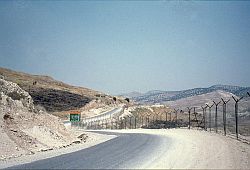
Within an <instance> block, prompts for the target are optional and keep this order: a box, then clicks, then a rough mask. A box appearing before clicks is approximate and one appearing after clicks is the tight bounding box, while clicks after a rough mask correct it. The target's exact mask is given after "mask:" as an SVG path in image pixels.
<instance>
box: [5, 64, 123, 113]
mask: <svg viewBox="0 0 250 170" xmlns="http://www.w3.org/2000/svg"><path fill="white" fill-rule="evenodd" d="M0 75H1V76H2V77H3V78H4V79H5V80H7V81H11V82H14V83H16V84H18V85H19V86H20V87H21V88H22V89H24V90H25V91H27V92H28V93H29V94H30V95H31V97H32V98H33V100H34V104H35V105H36V106H42V107H43V108H44V109H45V110H46V111H48V112H53V113H55V114H57V115H60V114H61V113H62V115H64V114H63V113H64V112H65V111H69V110H74V109H84V108H87V109H91V108H98V107H103V106H106V105H112V104H114V103H116V104H119V103H123V102H126V101H125V100H124V99H119V98H116V100H115V101H114V98H113V96H109V95H106V94H103V93H101V92H98V91H94V90H91V89H88V88H83V87H75V86H71V85H68V84H65V83H63V82H60V81H57V80H54V79H53V78H51V77H49V76H41V75H30V74H26V73H22V72H17V71H13V70H9V69H5V68H0Z"/></svg>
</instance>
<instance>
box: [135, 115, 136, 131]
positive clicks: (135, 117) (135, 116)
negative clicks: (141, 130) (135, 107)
mask: <svg viewBox="0 0 250 170" xmlns="http://www.w3.org/2000/svg"><path fill="white" fill-rule="evenodd" d="M135 129H136V116H135Z"/></svg>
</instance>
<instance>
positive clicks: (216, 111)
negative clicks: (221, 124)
mask: <svg viewBox="0 0 250 170" xmlns="http://www.w3.org/2000/svg"><path fill="white" fill-rule="evenodd" d="M213 102H214V104H215V132H216V133H218V124H217V123H218V120H217V119H218V105H219V104H220V103H221V101H219V102H218V103H216V102H215V101H213Z"/></svg>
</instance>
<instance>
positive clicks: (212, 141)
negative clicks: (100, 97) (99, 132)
mask: <svg viewBox="0 0 250 170" xmlns="http://www.w3.org/2000/svg"><path fill="white" fill-rule="evenodd" d="M117 132H121V133H147V134H155V135H162V136H166V137H168V138H169V139H170V140H171V142H170V143H171V146H164V144H163V147H168V148H169V149H168V150H167V152H161V151H159V153H158V154H160V155H161V156H160V159H156V160H154V161H153V163H152V164H150V165H148V166H147V167H146V168H150V169H170V168H171V169H172V168H173V169H249V168H250V159H249V158H250V145H249V144H246V143H242V142H241V141H237V140H235V139H232V138H230V137H225V136H222V135H218V134H215V133H209V132H206V131H199V130H188V129H167V130H166V129H154V130H152V129H151V130H149V129H137V130H120V131H119V130H118V131H117ZM156 157H157V158H159V155H156ZM152 159H154V158H152Z"/></svg>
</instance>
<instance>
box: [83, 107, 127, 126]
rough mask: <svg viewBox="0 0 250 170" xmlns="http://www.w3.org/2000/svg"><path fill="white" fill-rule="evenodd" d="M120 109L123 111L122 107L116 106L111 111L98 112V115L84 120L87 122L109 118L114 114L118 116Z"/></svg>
mask: <svg viewBox="0 0 250 170" xmlns="http://www.w3.org/2000/svg"><path fill="white" fill-rule="evenodd" d="M122 111H123V107H118V108H115V109H113V110H111V111H108V112H104V113H102V114H99V115H96V116H93V117H89V118H84V122H87V123H89V122H94V121H98V120H104V119H109V118H111V117H114V116H119V115H120V114H121V112H122Z"/></svg>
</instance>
